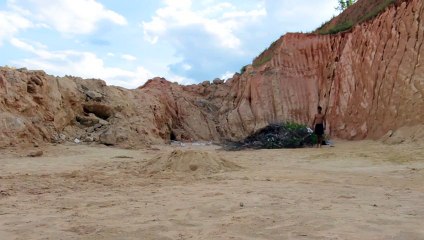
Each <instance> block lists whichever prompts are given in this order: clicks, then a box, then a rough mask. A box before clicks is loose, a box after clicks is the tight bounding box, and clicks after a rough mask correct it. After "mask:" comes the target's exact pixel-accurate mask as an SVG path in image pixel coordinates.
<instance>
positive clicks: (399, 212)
mask: <svg viewBox="0 0 424 240" xmlns="http://www.w3.org/2000/svg"><path fill="white" fill-rule="evenodd" d="M423 146H424V145H423V144H421V143H409V144H401V145H384V144H382V143H378V142H371V141H364V142H336V147H335V148H323V149H297V150H259V151H242V152H223V151H220V150H217V149H216V147H213V146H209V147H195V146H188V147H184V148H176V147H168V146H160V147H159V148H160V150H159V151H157V150H138V151H134V150H121V149H112V148H105V147H88V146H80V145H58V146H50V147H48V148H46V149H43V150H44V154H43V156H42V157H38V158H29V157H21V156H26V155H27V154H28V152H30V151H33V150H34V149H25V150H19V151H18V150H14V151H12V149H7V150H4V149H3V150H1V151H2V153H1V155H0V239H240V240H241V239H243V240H244V239H264V240H265V239H423V238H424V227H423V226H424V225H423V223H422V219H424V201H423V199H424V185H423V182H424V150H423V149H424V148H423ZM173 150H178V151H176V152H177V153H184V152H187V151H188V150H193V151H194V153H198V152H203V153H204V152H206V153H209V154H206V155H209V156H219V159H220V158H224V159H228V160H230V161H231V162H234V163H235V164H237V165H239V166H241V167H243V168H242V169H239V170H238V171H218V172H217V173H210V174H208V175H205V176H203V177H200V178H195V179H193V178H180V177H175V176H173V175H154V176H152V175H151V174H148V173H144V172H143V167H144V166H146V164H148V162H149V161H150V160H151V159H154V158H155V157H157V156H158V154H161V153H170V152H172V151H173ZM194 153H193V154H194ZM168 156H169V155H168ZM189 165H190V164H189ZM185 166H186V165H185ZM176 169H178V168H176ZM199 169H200V167H199ZM185 171H188V170H184V171H183V172H179V174H180V175H192V174H193V173H192V170H190V172H185Z"/></svg>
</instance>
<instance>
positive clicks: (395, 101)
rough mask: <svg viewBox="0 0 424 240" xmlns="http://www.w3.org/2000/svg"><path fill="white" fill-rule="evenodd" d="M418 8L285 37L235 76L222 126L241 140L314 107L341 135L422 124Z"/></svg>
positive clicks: (407, 6) (307, 114)
mask: <svg viewBox="0 0 424 240" xmlns="http://www.w3.org/2000/svg"><path fill="white" fill-rule="evenodd" d="M423 10H424V8H423V2H422V1H420V0H411V1H405V2H403V3H401V4H399V5H398V6H397V7H391V8H389V9H388V10H387V11H386V12H384V13H383V14H381V15H380V16H379V17H378V18H376V19H375V20H373V21H371V22H368V23H365V24H362V25H359V26H356V27H355V28H354V29H353V30H352V31H351V32H347V33H340V34H337V35H324V36H323V35H314V34H287V35H285V36H283V37H282V38H281V39H280V40H279V41H278V42H277V47H276V48H273V50H274V51H273V53H272V55H273V57H272V59H271V60H270V61H269V62H268V63H266V64H264V65H262V66H260V67H256V68H254V67H250V68H248V70H247V71H246V73H245V74H243V75H242V76H241V77H240V78H237V79H235V81H234V83H233V84H232V92H233V93H234V94H235V96H234V99H227V101H226V102H225V104H224V107H223V108H224V109H225V111H224V112H225V114H223V115H221V116H220V121H221V125H223V126H224V128H225V129H227V130H228V133H229V134H228V135H229V136H233V137H234V138H240V137H243V136H245V135H246V134H248V133H250V132H252V131H254V130H256V129H258V128H261V127H263V126H265V125H267V124H268V123H271V122H278V121H285V120H293V121H297V122H303V123H306V124H310V123H311V122H312V118H313V114H314V113H315V111H316V107H317V106H318V105H321V106H322V107H323V108H324V110H325V112H326V113H327V118H328V125H329V129H328V132H329V133H330V134H331V135H333V136H337V137H341V138H345V139H363V138H366V137H368V138H378V137H381V136H382V135H384V134H385V133H386V132H387V131H388V130H390V129H397V128H399V127H401V126H405V125H416V124H420V123H423V121H424V120H423V119H424V100H423V96H424V61H423V58H422V56H424V48H423V47H422V45H423V39H424V22H423V21H422V17H423V16H424V12H423Z"/></svg>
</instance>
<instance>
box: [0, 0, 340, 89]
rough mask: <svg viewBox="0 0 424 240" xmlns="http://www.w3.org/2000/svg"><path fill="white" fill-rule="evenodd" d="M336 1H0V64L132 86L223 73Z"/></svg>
mask: <svg viewBox="0 0 424 240" xmlns="http://www.w3.org/2000/svg"><path fill="white" fill-rule="evenodd" d="M336 2H337V1H336V0H320V1H316V0H157V1H154V0H119V1H117V0H0V53H1V54H0V65H2V66H4V65H8V66H12V67H26V68H28V69H42V70H45V71H46V72H47V73H49V74H53V75H58V76H64V75H73V76H80V77H84V78H100V79H104V80H106V81H107V83H108V84H110V85H118V86H123V87H127V88H135V87H137V86H140V85H142V84H143V83H144V82H145V81H146V80H147V79H149V78H152V77H154V76H161V77H165V78H167V79H168V80H171V81H176V82H180V83H183V84H188V83H195V82H201V81H204V80H213V79H214V78H216V77H220V78H225V77H228V76H232V74H233V73H234V72H237V71H239V69H240V68H241V67H242V66H244V65H246V64H249V63H251V61H252V59H253V58H254V57H255V56H257V55H258V54H259V53H260V52H262V51H263V50H264V49H265V48H266V47H268V46H269V45H270V43H272V42H273V41H275V40H276V39H278V38H279V37H280V36H281V35H282V34H284V33H286V32H301V31H303V32H308V31H311V30H313V29H315V28H317V27H318V26H320V25H321V23H323V22H325V21H326V20H328V19H330V18H331V17H332V16H333V15H335V14H337V13H336V11H335V10H334V7H335V6H336Z"/></svg>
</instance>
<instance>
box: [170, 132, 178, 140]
mask: <svg viewBox="0 0 424 240" xmlns="http://www.w3.org/2000/svg"><path fill="white" fill-rule="evenodd" d="M169 139H170V140H171V141H177V136H176V135H175V133H174V131H171V133H170V134H169Z"/></svg>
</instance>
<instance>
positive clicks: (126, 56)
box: [121, 54, 137, 62]
mask: <svg viewBox="0 0 424 240" xmlns="http://www.w3.org/2000/svg"><path fill="white" fill-rule="evenodd" d="M121 58H122V59H124V60H127V61H131V62H132V61H135V60H137V57H135V56H133V55H130V54H123V55H121Z"/></svg>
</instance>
